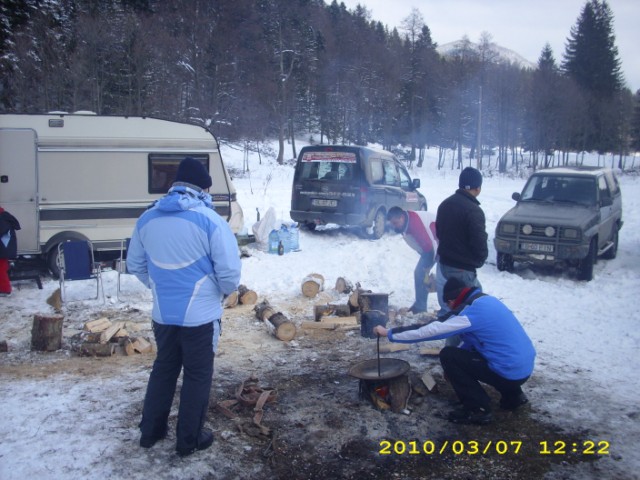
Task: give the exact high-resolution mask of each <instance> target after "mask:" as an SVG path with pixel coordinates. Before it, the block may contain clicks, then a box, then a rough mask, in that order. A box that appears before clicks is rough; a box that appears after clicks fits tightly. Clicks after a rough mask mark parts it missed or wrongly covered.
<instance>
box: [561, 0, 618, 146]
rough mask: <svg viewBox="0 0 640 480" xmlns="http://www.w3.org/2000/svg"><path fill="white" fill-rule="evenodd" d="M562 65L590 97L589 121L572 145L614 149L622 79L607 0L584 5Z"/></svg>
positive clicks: (569, 40)
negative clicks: (617, 106)
mask: <svg viewBox="0 0 640 480" xmlns="http://www.w3.org/2000/svg"><path fill="white" fill-rule="evenodd" d="M562 67H563V70H564V71H565V73H566V75H567V76H568V77H569V78H571V79H572V80H573V81H574V82H575V83H576V84H577V85H578V86H579V87H580V89H581V90H582V91H583V92H584V95H585V97H586V100H587V111H588V113H587V120H588V121H587V123H585V126H584V127H585V128H584V130H583V131H581V132H579V133H578V135H577V136H576V137H574V138H573V139H572V147H573V148H575V149H580V150H588V151H593V150H597V151H599V152H603V153H604V152H607V151H611V150H612V149H615V148H616V147H617V145H616V143H617V142H616V135H617V132H618V131H619V127H620V121H621V118H620V115H619V112H618V111H617V109H616V105H619V99H618V98H617V97H619V94H620V92H621V91H622V85H623V81H622V74H621V73H620V59H619V58H618V48H617V47H616V46H615V35H614V33H613V14H612V13H611V9H610V8H609V5H608V4H607V2H606V1H605V0H589V1H588V2H587V3H586V4H585V6H584V8H583V9H582V12H581V14H580V18H578V21H577V23H576V25H575V26H574V27H573V28H572V29H571V35H570V37H569V38H568V40H567V46H566V51H565V56H564V62H563V65H562Z"/></svg>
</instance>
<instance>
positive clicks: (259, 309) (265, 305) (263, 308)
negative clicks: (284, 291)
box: [253, 300, 276, 322]
mask: <svg viewBox="0 0 640 480" xmlns="http://www.w3.org/2000/svg"><path fill="white" fill-rule="evenodd" d="M253 310H254V311H255V312H256V317H257V318H258V320H262V321H263V322H266V321H267V320H269V317H271V316H273V315H275V314H276V310H275V309H274V308H273V307H272V306H271V304H270V303H269V301H268V300H263V301H262V302H260V303H259V304H258V305H256V306H255V307H254V309H253Z"/></svg>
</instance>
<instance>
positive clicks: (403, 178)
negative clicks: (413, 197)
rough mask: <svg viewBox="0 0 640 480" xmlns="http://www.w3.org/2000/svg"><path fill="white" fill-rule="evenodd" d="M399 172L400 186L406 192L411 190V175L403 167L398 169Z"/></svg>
mask: <svg viewBox="0 0 640 480" xmlns="http://www.w3.org/2000/svg"><path fill="white" fill-rule="evenodd" d="M398 172H399V173H400V186H401V187H402V188H403V189H405V190H409V189H410V188H411V177H410V176H409V173H408V172H407V171H406V170H405V169H404V168H402V167H400V168H398Z"/></svg>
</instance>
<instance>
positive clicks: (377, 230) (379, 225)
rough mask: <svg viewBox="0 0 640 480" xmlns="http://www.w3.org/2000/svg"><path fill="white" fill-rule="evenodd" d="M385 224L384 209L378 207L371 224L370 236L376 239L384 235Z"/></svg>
mask: <svg viewBox="0 0 640 480" xmlns="http://www.w3.org/2000/svg"><path fill="white" fill-rule="evenodd" d="M386 226H387V216H386V215H385V213H384V210H382V209H380V210H378V211H377V212H376V216H375V217H374V218H373V224H372V225H371V227H370V228H371V234H370V236H371V238H373V239H374V240H378V239H379V238H382V235H384V231H385V228H386Z"/></svg>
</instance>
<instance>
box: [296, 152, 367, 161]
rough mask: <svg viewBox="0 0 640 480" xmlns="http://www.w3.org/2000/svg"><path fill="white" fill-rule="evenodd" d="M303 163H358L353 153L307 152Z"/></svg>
mask: <svg viewBox="0 0 640 480" xmlns="http://www.w3.org/2000/svg"><path fill="white" fill-rule="evenodd" d="M302 161H303V162H345V163H356V154H355V153H353V152H305V153H304V154H303V155H302Z"/></svg>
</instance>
